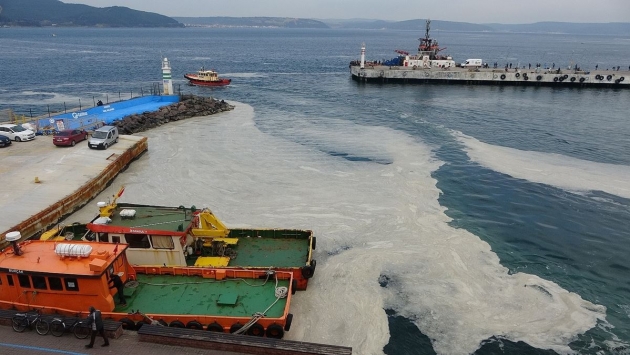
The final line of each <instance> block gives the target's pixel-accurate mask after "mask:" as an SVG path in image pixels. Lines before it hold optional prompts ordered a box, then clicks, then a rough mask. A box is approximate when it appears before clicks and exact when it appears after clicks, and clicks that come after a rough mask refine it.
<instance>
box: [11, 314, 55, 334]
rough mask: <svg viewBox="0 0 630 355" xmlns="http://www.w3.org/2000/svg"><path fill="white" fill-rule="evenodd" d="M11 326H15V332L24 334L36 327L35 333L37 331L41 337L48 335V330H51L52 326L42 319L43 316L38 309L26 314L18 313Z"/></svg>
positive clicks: (12, 319)
mask: <svg viewBox="0 0 630 355" xmlns="http://www.w3.org/2000/svg"><path fill="white" fill-rule="evenodd" d="M11 325H12V326H13V330H15V331H16V332H18V333H22V332H23V331H24V330H25V329H26V328H31V329H32V327H33V325H35V331H37V334H39V335H46V334H48V330H49V329H50V325H49V324H48V322H46V321H45V320H44V319H42V314H41V312H40V311H39V310H38V309H36V310H34V311H31V312H26V313H16V314H15V315H14V316H13V318H11Z"/></svg>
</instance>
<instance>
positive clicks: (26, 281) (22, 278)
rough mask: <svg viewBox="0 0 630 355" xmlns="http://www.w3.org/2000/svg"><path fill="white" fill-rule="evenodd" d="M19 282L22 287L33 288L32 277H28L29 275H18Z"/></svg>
mask: <svg viewBox="0 0 630 355" xmlns="http://www.w3.org/2000/svg"><path fill="white" fill-rule="evenodd" d="M18 282H19V283H20V287H23V288H31V278H30V277H28V275H24V274H20V275H18Z"/></svg>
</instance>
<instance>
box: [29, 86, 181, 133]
mask: <svg viewBox="0 0 630 355" xmlns="http://www.w3.org/2000/svg"><path fill="white" fill-rule="evenodd" d="M175 102H179V96H177V95H164V96H161V95H151V96H143V97H138V98H135V99H129V100H125V101H119V102H114V103H110V104H104V105H103V106H96V107H92V108H90V109H87V110H81V111H76V112H70V113H64V114H61V115H56V116H52V117H50V118H45V119H40V120H39V121H38V123H37V127H38V130H39V131H40V132H41V131H43V130H45V129H46V128H49V129H52V130H62V129H86V130H91V129H95V128H97V127H100V126H102V125H108V124H111V123H112V122H114V121H117V120H119V119H121V118H123V117H125V116H129V115H133V114H140V113H144V112H153V111H157V110H159V109H160V107H162V106H168V105H170V104H172V103H175Z"/></svg>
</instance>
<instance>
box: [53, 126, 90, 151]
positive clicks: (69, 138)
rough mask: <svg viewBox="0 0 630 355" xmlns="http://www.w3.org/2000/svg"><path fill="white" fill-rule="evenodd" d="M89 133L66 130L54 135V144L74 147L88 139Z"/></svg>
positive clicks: (78, 130)
mask: <svg viewBox="0 0 630 355" xmlns="http://www.w3.org/2000/svg"><path fill="white" fill-rule="evenodd" d="M87 135H88V134H87V132H86V131H84V130H80V129H66V130H63V131H59V132H55V134H54V135H53V144H54V145H56V146H61V145H71V146H73V147H74V145H75V144H77V143H78V142H80V141H84V140H86V139H87Z"/></svg>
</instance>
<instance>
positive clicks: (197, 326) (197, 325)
mask: <svg viewBox="0 0 630 355" xmlns="http://www.w3.org/2000/svg"><path fill="white" fill-rule="evenodd" d="M186 328H188V329H197V330H203V325H201V323H199V322H197V321H196V320H191V321H190V322H188V323H186Z"/></svg>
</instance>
